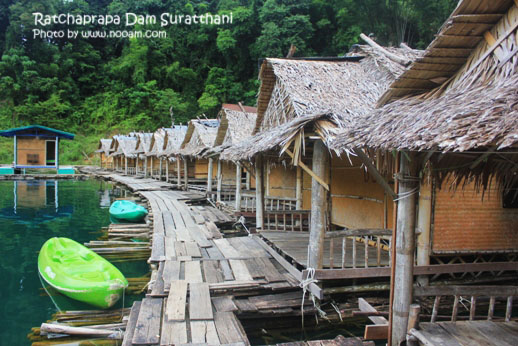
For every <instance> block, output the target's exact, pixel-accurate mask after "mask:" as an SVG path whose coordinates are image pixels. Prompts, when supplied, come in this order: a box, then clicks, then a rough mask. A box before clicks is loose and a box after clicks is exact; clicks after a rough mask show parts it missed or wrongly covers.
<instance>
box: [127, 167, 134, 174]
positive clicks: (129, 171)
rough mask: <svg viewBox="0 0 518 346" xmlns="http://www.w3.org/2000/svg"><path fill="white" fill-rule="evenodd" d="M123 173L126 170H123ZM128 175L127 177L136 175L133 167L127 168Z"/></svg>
mask: <svg viewBox="0 0 518 346" xmlns="http://www.w3.org/2000/svg"><path fill="white" fill-rule="evenodd" d="M124 171H126V169H124ZM128 174H129V175H135V174H136V169H135V167H128Z"/></svg>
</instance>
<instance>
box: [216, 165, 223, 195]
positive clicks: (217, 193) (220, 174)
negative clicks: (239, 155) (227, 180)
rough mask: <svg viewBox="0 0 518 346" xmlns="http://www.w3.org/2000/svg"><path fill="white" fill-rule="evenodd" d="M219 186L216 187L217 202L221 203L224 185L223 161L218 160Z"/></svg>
mask: <svg viewBox="0 0 518 346" xmlns="http://www.w3.org/2000/svg"><path fill="white" fill-rule="evenodd" d="M217 175H218V185H217V186H216V202H221V185H222V183H223V176H222V175H223V172H222V171H221V160H220V159H218V171H217Z"/></svg>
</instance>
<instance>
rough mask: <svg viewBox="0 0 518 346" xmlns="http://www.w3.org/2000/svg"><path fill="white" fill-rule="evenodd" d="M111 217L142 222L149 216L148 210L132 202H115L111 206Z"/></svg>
mask: <svg viewBox="0 0 518 346" xmlns="http://www.w3.org/2000/svg"><path fill="white" fill-rule="evenodd" d="M110 215H111V216H112V217H114V218H116V219H118V220H126V221H141V220H142V219H144V218H145V217H146V215H147V209H146V208H144V207H143V206H141V205H138V204H137V203H135V202H132V201H125V200H121V201H115V202H113V203H112V205H111V206H110Z"/></svg>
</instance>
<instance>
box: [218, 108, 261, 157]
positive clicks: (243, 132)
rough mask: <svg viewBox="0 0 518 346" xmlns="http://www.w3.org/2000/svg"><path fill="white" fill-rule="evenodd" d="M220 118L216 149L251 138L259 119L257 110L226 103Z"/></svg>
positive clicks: (219, 115)
mask: <svg viewBox="0 0 518 346" xmlns="http://www.w3.org/2000/svg"><path fill="white" fill-rule="evenodd" d="M218 117H219V119H220V124H219V127H218V133H217V135H216V140H215V141H214V147H217V146H219V145H222V144H225V145H231V144H232V143H238V142H241V141H242V140H244V139H245V138H248V137H250V135H251V134H252V131H253V130H254V126H255V122H256V119H257V108H255V107H249V106H240V105H234V104H228V103H225V104H223V105H222V106H221V110H220V112H219V114H218Z"/></svg>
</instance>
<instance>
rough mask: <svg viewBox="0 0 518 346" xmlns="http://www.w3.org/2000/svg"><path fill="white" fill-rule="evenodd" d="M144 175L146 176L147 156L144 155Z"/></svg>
mask: <svg viewBox="0 0 518 346" xmlns="http://www.w3.org/2000/svg"><path fill="white" fill-rule="evenodd" d="M144 177H146V178H147V156H146V160H145V161H144Z"/></svg>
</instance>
